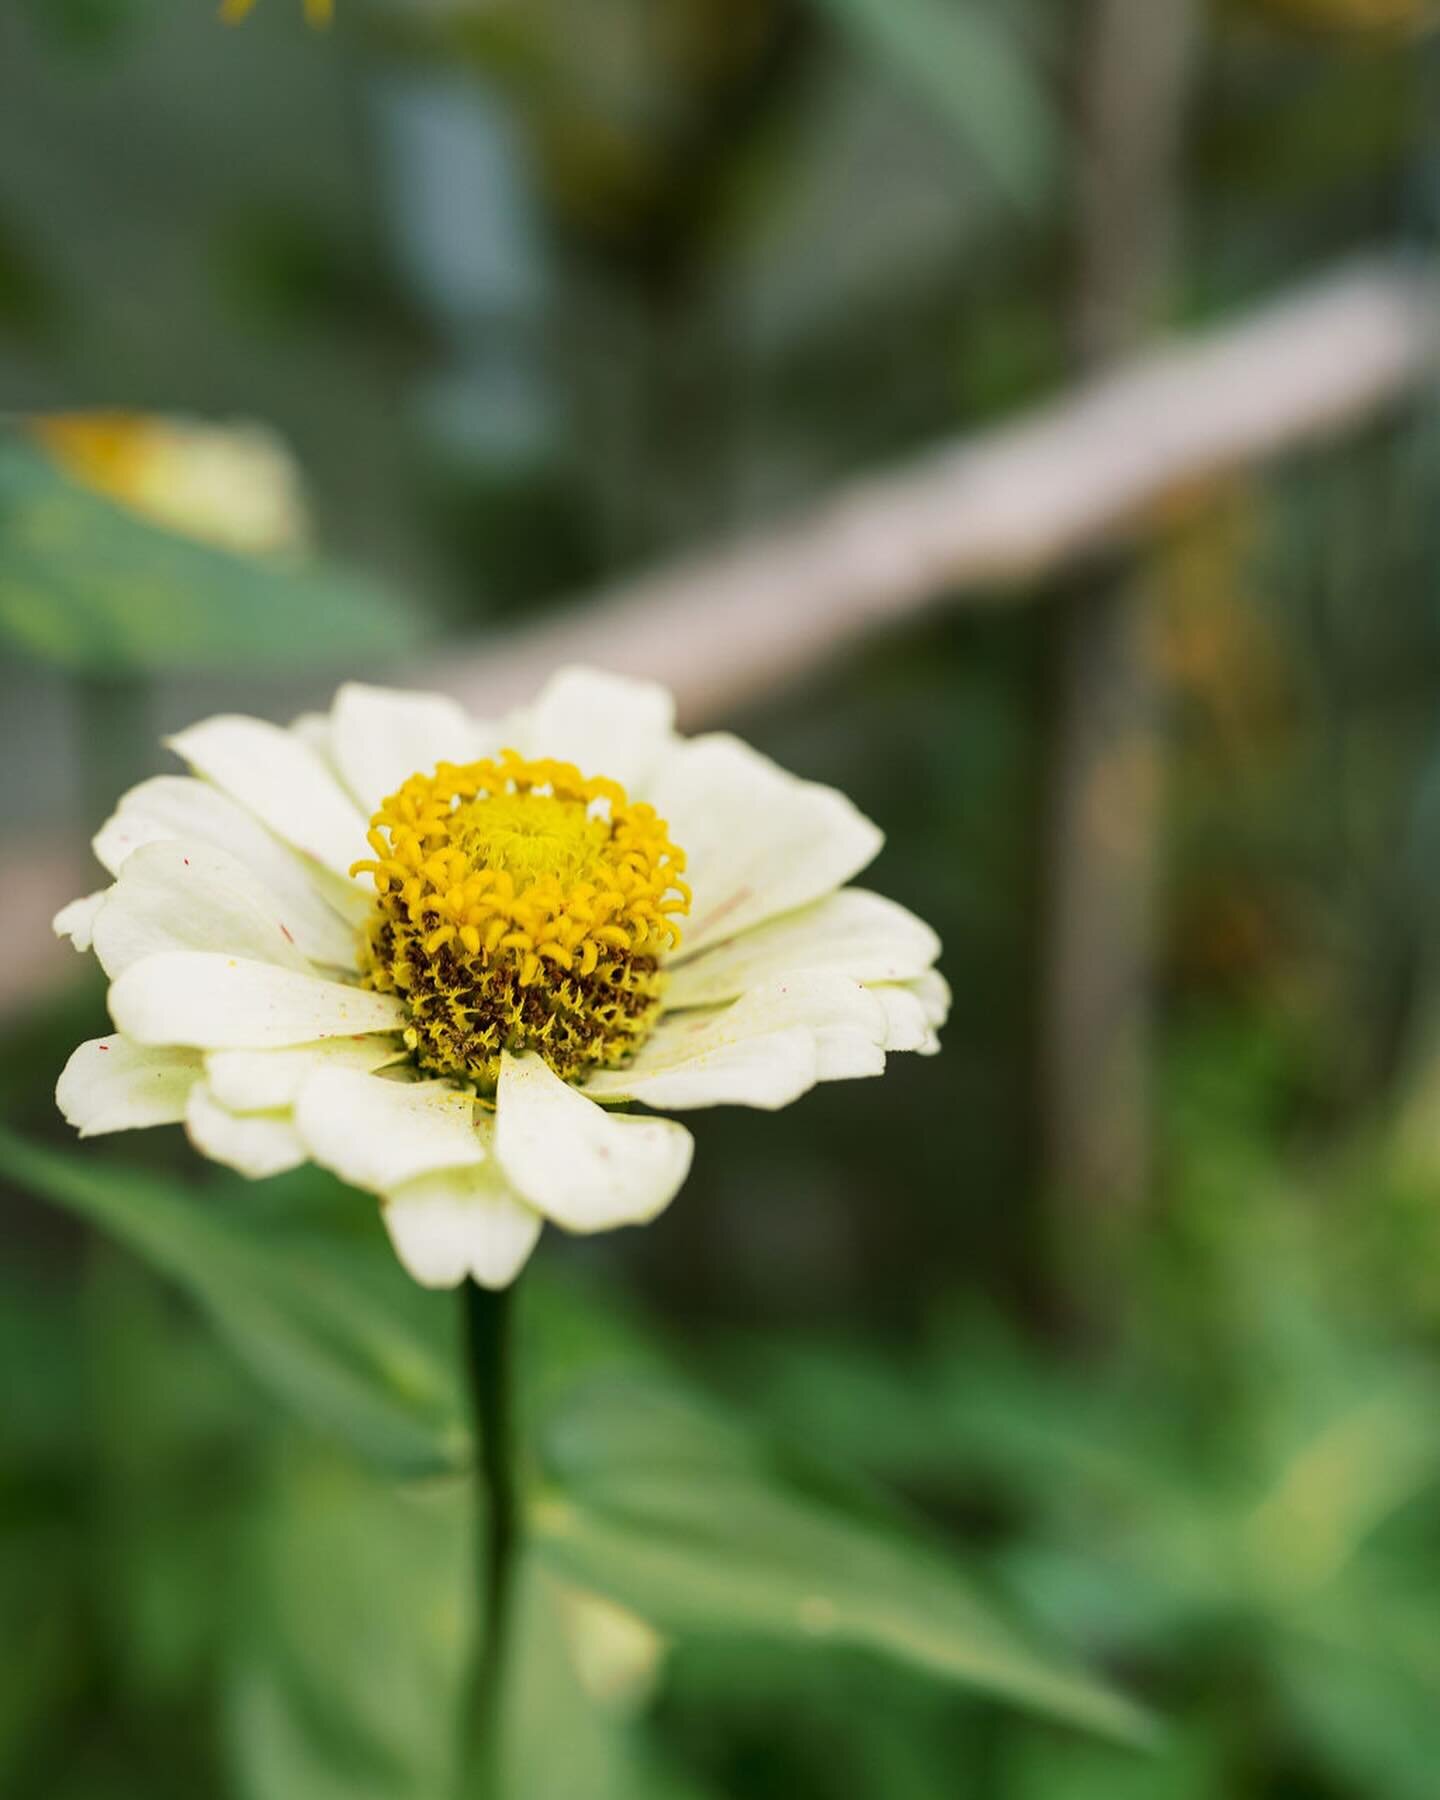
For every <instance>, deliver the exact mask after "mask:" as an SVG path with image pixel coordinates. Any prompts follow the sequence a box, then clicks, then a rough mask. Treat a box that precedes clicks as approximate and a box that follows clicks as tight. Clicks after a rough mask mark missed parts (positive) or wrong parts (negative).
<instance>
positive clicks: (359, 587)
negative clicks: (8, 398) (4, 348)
mask: <svg viewBox="0 0 1440 1800" xmlns="http://www.w3.org/2000/svg"><path fill="white" fill-rule="evenodd" d="M417 635H418V632H417V627H416V621H415V618H414V616H413V615H412V614H411V613H410V612H409V611H408V609H407V608H406V607H404V606H403V605H402V604H401V603H400V602H399V601H398V600H395V599H393V598H391V597H390V596H389V595H387V594H386V593H384V592H383V591H382V590H381V589H379V588H378V587H375V586H374V585H373V584H371V583H369V582H367V581H364V580H362V579H360V578H359V577H357V576H354V575H350V574H343V573H339V572H337V571H335V570H333V569H328V568H325V567H323V566H321V565H318V564H314V563H309V562H299V561H291V560H289V559H283V558H279V557H271V558H259V557H245V556H239V555H235V554H232V553H231V552H229V551H226V550H221V549H217V548H215V547H214V546H212V545H209V544H205V543H201V542H199V541H197V540H195V539H191V538H186V537H179V536H177V535H175V534H174V533H172V532H168V531H165V530H162V529H161V528H160V527H159V526H158V525H152V524H149V523H148V522H147V521H146V520H144V519H142V518H140V517H139V516H138V515H136V514H133V513H131V512H128V511H127V510H126V509H125V508H124V507H121V506H118V505H116V504H114V503H113V502H111V501H110V500H107V499H104V498H103V497H102V496H100V495H99V494H95V493H92V492H90V491H89V490H88V489H87V488H84V487H81V486H79V485H78V484H76V483H75V482H72V481H70V480H68V479H67V478H66V477H65V476H63V475H62V474H61V473H60V472H59V470H58V469H57V468H56V467H55V466H54V465H53V464H52V463H51V462H50V461H49V460H48V459H47V458H46V457H44V456H43V455H41V454H40V453H39V452H38V451H37V450H35V449H33V448H32V447H31V446H29V445H28V444H26V443H24V442H23V441H22V440H21V439H20V438H18V437H16V436H14V435H13V434H12V435H9V436H0V646H7V647H9V648H10V649H12V650H15V651H18V652H20V653H21V654H23V655H26V656H30V657H34V658H36V659H38V660H40V661H42V662H47V663H55V664H58V665H59V666H60V667H62V668H65V669H69V670H72V671H75V672H79V673H91V674H103V675H109V676H115V675H125V674H141V675H143V674H155V673H168V672H173V671H176V670H181V671H187V670H190V671H193V670H235V669H284V670H292V669H296V668H301V667H304V666H306V665H307V664H308V665H311V666H319V667H325V666H332V667H333V666H335V665H337V664H340V663H345V664H347V665H354V664H359V663H363V662H365V661H366V660H367V659H371V658H376V657H381V656H384V655H386V654H388V653H391V652H394V651H396V650H401V649H404V648H405V647H407V646H408V645H410V644H412V643H413V642H414V641H415V639H416V637H417Z"/></svg>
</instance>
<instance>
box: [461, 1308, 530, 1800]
mask: <svg viewBox="0 0 1440 1800" xmlns="http://www.w3.org/2000/svg"><path fill="white" fill-rule="evenodd" d="M462 1292H463V1297H464V1307H465V1365H466V1373H467V1376H468V1380H469V1388H470V1400H471V1409H472V1417H473V1419H474V1423H475V1441H476V1446H477V1461H476V1493H475V1502H476V1505H475V1511H476V1527H477V1529H476V1539H475V1573H476V1579H477V1589H478V1592H477V1611H476V1629H475V1639H474V1649H473V1652H472V1661H471V1667H470V1674H469V1678H468V1681H467V1685H466V1691H465V1694H464V1697H463V1703H464V1708H465V1711H464V1721H463V1738H462V1742H461V1756H460V1768H461V1777H460V1796H461V1800H502V1796H503V1788H504V1783H503V1776H502V1768H501V1757H502V1742H501V1738H502V1722H503V1718H504V1705H503V1699H504V1686H505V1665H506V1660H507V1649H508V1640H509V1633H510V1616H511V1603H512V1599H513V1587H514V1572H515V1552H516V1549H517V1547H518V1543H519V1512H518V1508H517V1505H516V1497H515V1454H514V1451H515V1446H514V1411H513V1397H514V1396H513V1367H512V1349H511V1320H512V1314H513V1310H514V1308H513V1304H512V1298H511V1296H512V1295H513V1293H514V1289H513V1288H502V1289H501V1290H500V1291H499V1292H498V1293H491V1292H490V1291H489V1290H488V1289H486V1288H482V1287H480V1286H479V1285H478V1284H477V1283H475V1282H473V1281H470V1282H467V1283H466V1284H465V1287H464V1289H463V1290H462Z"/></svg>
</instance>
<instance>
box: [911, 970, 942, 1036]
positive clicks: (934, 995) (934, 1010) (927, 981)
mask: <svg viewBox="0 0 1440 1800" xmlns="http://www.w3.org/2000/svg"><path fill="white" fill-rule="evenodd" d="M905 985H906V987H908V988H909V989H910V991H911V992H912V993H913V994H915V995H916V996H917V997H918V999H919V1001H920V1004H921V1005H922V1006H923V1007H924V1008H925V1021H926V1023H927V1024H929V1025H933V1026H934V1027H935V1029H936V1030H937V1031H938V1030H939V1029H940V1027H941V1026H942V1025H943V1024H944V1023H945V1021H946V1020H947V1019H948V1018H949V1017H950V1001H951V994H950V983H949V982H948V981H947V980H946V979H945V977H944V976H943V975H942V974H941V973H940V971H939V970H938V969H927V970H926V971H925V973H924V974H923V975H921V976H919V977H918V978H917V979H916V980H914V981H907V982H906V984H905Z"/></svg>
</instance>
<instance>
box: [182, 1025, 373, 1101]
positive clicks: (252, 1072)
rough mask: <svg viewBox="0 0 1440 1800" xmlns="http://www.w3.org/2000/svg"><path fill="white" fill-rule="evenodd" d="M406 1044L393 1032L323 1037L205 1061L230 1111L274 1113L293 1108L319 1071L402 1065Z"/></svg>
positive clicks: (223, 1053)
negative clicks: (310, 1042)
mask: <svg viewBox="0 0 1440 1800" xmlns="http://www.w3.org/2000/svg"><path fill="white" fill-rule="evenodd" d="M404 1054H405V1046H404V1044H403V1043H402V1042H401V1041H400V1039H399V1037H398V1036H396V1035H394V1034H393V1033H391V1034H389V1035H387V1036H376V1037H356V1038H350V1037H338V1038H325V1039H323V1040H322V1041H321V1042H320V1043H318V1044H297V1045H296V1046H295V1047H294V1049H290V1050H212V1051H210V1053H209V1054H208V1055H207V1056H206V1058H205V1074H206V1077H207V1078H208V1080H209V1083H210V1091H211V1092H212V1093H213V1094H214V1096H215V1098H216V1099H217V1100H218V1101H219V1102H220V1103H221V1105H222V1106H228V1107H229V1108H230V1110H231V1111H232V1112H272V1111H274V1110H276V1109H277V1108H281V1107H287V1106H293V1105H294V1104H295V1098H296V1096H297V1095H298V1094H299V1092H300V1089H301V1087H302V1086H303V1085H304V1083H305V1082H306V1080H308V1078H309V1077H310V1076H311V1075H313V1074H314V1073H315V1072H316V1070H317V1069H353V1070H357V1071H359V1072H360V1073H361V1074H366V1075H368V1074H370V1073H371V1072H372V1071H373V1070H375V1069H383V1068H384V1067H385V1065H386V1064H387V1063H393V1062H399V1060H400V1059H401V1057H403V1056H404Z"/></svg>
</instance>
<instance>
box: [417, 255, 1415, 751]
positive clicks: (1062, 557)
mask: <svg viewBox="0 0 1440 1800" xmlns="http://www.w3.org/2000/svg"><path fill="white" fill-rule="evenodd" d="M1437 367H1440V276H1437V275H1436V273H1435V272H1434V271H1433V270H1431V269H1429V268H1428V267H1425V266H1422V265H1419V264H1415V263H1406V262H1399V261H1381V260H1377V261H1374V262H1368V263H1360V264H1358V265H1354V266H1351V267H1347V268H1345V269H1343V270H1340V271H1338V272H1336V273H1334V274H1331V275H1329V276H1328V277H1326V278H1324V279H1322V280H1320V281H1318V282H1316V283H1314V284H1313V285H1312V286H1309V287H1307V288H1305V289H1302V290H1301V291H1299V292H1297V293H1294V294H1291V295H1289V296H1287V297H1285V298H1283V299H1280V300H1278V301H1275V302H1272V303H1271V304H1269V305H1267V306H1265V307H1263V308H1262V309H1260V310H1259V311H1257V312H1256V313H1254V314H1252V315H1250V316H1248V317H1245V318H1242V319H1240V320H1239V321H1238V322H1236V323H1234V324H1230V325H1226V326H1221V327H1219V328H1217V329H1215V330H1212V331H1209V332H1206V333H1204V334H1201V335H1199V336H1196V337H1194V338H1191V339H1189V340H1179V341H1177V342H1175V343H1173V344H1171V345H1169V346H1167V347H1164V348H1160V349H1158V350H1156V351H1153V352H1151V353H1148V354H1145V355H1143V356H1139V357H1137V358H1135V359H1134V360H1133V361H1130V362H1127V363H1124V364H1122V365H1120V366H1119V367H1117V368H1115V369H1114V370H1113V371H1111V372H1109V373H1106V374H1102V375H1097V376H1094V377H1091V378H1089V379H1087V380H1085V381H1083V382H1082V383H1081V384H1080V385H1079V386H1078V387H1076V388H1075V389H1074V390H1072V391H1071V392H1069V393H1067V394H1065V395H1063V396H1062V397H1061V398H1059V399H1058V400H1055V401H1052V402H1051V403H1049V404H1048V405H1045V406H1042V407H1040V408H1038V409H1036V410H1034V411H1032V412H1031V413H1029V414H1028V415H1026V416H1024V417H1022V418H1021V419H1019V420H1018V421H1016V422H1014V423H1010V424H1006V425H1002V426H1000V427H998V428H996V429H995V430H992V431H988V432H984V433H981V434H979V435H977V436H975V437H973V438H969V439H965V440H962V441H961V442H959V443H957V444H954V445H951V446H948V447H945V448H942V449H940V450H937V451H933V452H931V453H930V454H928V455H926V456H924V457H922V458H920V459H918V460H917V461H915V462H913V463H910V464H908V465H905V466H903V467H901V468H899V469H897V470H895V471H893V472H891V473H889V474H885V475H880V476H876V477H872V478H870V479H868V480H862V481H859V482H857V483H855V484H854V485H852V486H849V487H846V488H844V489H842V490H841V491H840V493H839V494H838V495H836V496H835V497H834V498H833V499H831V500H828V501H826V502H824V503H822V504H821V505H820V506H818V507H817V508H815V509H814V510H813V511H810V512H808V513H805V514H802V515H801V516H800V517H798V518H796V519H794V520H792V521H790V522H788V523H781V524H779V525H777V526H774V527H771V528H769V529H765V530H761V531H758V532H756V533H755V534H754V535H753V536H750V537H747V538H744V539H741V540H740V541H739V542H738V543H736V544H734V545H732V546H730V547H728V548H722V549H719V550H717V551H714V552H712V553H710V554H708V555H702V556H698V557H692V558H687V559H685V560H683V561H681V562H678V563H675V564H673V565H671V566H667V567H665V568H662V569H660V570H658V571H657V572H656V573H654V574H651V575H648V576H644V577H641V578H640V579H638V580H636V581H632V582H628V583H624V584H622V585H620V586H618V587H615V588H612V589H609V590H607V591H604V592H602V593H600V594H599V595H597V596H594V597H592V598H590V599H588V600H587V601H586V602H584V604H583V605H575V606H571V607H569V608H566V609H563V610H562V611H560V612H559V613H558V614H556V615H554V616H553V617H551V618H549V619H547V620H546V621H544V622H543V623H542V624H539V625H537V626H534V627H531V628H530V629H528V630H526V631H523V632H519V633H516V634H513V635H512V636H510V637H508V638H499V639H495V640H492V641H490V642H489V643H487V644H486V646H485V647H484V648H483V650H480V651H479V652H476V651H475V649H474V648H473V647H462V648H459V649H457V650H452V651H451V652H450V653H449V654H447V655H445V656H443V657H441V658H439V659H438V660H436V661H434V662H432V663H430V664H429V665H427V666H424V667H422V668H418V669H417V670H416V671H415V674H416V677H417V678H418V679H419V680H421V681H422V682H425V683H428V684H430V685H433V686H435V687H438V688H442V689H445V690H446V691H448V692H451V693H454V694H456V695H458V696H459V697H460V698H462V699H463V700H464V701H465V702H466V703H467V704H469V705H471V706H472V707H473V708H474V709H475V710H476V711H477V712H481V713H488V712H493V711H495V710H496V709H498V708H500V707H502V706H506V705H510V704H512V703H513V702H515V701H517V700H519V699H521V698H523V697H524V696H525V695H526V693H528V692H529V691H530V690H531V689H532V688H533V687H534V686H535V685H536V684H537V683H538V682H539V681H540V680H541V679H542V678H543V676H544V675H545V673H547V672H548V671H549V670H550V669H551V668H552V667H553V666H554V665H555V664H556V663H557V662H559V661H577V660H582V661H583V660H590V661H594V662H598V663H600V664H603V665H604V666H605V667H607V668H610V669H615V670H619V671H622V672H626V673H631V674H643V675H649V676H653V677H656V678H657V679H659V680H662V681H664V682H666V683H667V684H668V685H669V686H670V687H672V688H673V689H674V690H675V692H676V694H677V695H678V697H679V700H680V705H681V710H682V714H683V717H684V718H685V720H686V721H687V723H690V724H696V723H699V722H701V721H703V720H710V719H714V718H716V717H718V716H720V715H722V714H724V713H725V712H726V711H727V710H728V709H730V708H732V707H735V706H737V705H740V704H743V703H747V702H750V701H753V700H755V699H756V698H758V697H760V696H761V695H763V694H766V693H770V692H774V691H776V690H778V689H781V688H784V687H785V686H787V685H788V684H790V683H792V682H794V681H796V680H799V679H801V678H802V677H804V676H806V675H809V674H810V673H811V672H812V671H813V670H814V669H815V668H816V667H817V666H820V665H823V664H824V663H826V662H828V661H830V660H832V659H833V658H835V657H837V656H839V655H841V654H843V653H844V652H846V651H848V650H852V649H853V648H854V647H855V646H856V645H857V644H858V643H861V642H863V641H865V640H866V639H867V638H870V637H872V636H875V635H876V634H878V633H879V632H881V631H883V630H886V629H888V628H892V627H894V626H897V625H900V624H903V623H904V622H905V621H906V620H908V619H911V618H914V617H915V616H916V615H918V614H920V613H923V612H924V611H926V610H927V609H928V608H930V607H932V606H935V605H937V604H938V603H939V602H940V601H941V600H942V599H948V600H949V601H951V602H952V603H954V602H961V603H965V604H969V605H978V604H999V603H1002V602H1005V601H1009V602H1012V603H1013V602H1015V601H1016V600H1018V599H1024V598H1027V597H1029V595H1028V593H1027V592H1026V591H1025V590H1029V591H1030V592H1033V589H1034V584H1035V583H1036V582H1037V580H1038V578H1040V577H1041V576H1044V575H1046V574H1048V573H1050V572H1052V571H1053V570H1055V569H1057V568H1059V567H1061V566H1062V565H1064V564H1067V563H1070V562H1072V561H1074V560H1075V559H1077V558H1080V557H1082V556H1084V555H1086V554H1087V553H1089V552H1091V551H1093V550H1094V549H1096V548H1097V547H1099V546H1102V545H1105V544H1109V543H1115V542H1117V541H1127V540H1129V541H1133V540H1135V539H1136V538H1137V537H1139V536H1141V535H1143V534H1144V533H1145V531H1146V529H1147V525H1148V523H1149V521H1150V518H1151V516H1152V515H1153V514H1154V513H1155V512H1156V510H1157V509H1159V508H1161V507H1163V505H1164V504H1165V503H1166V502H1167V501H1168V500H1170V499H1172V498H1174V497H1176V496H1178V495H1180V494H1182V493H1183V492H1185V491H1186V490H1187V489H1189V488H1191V487H1193V486H1195V485H1196V484H1198V483H1204V482H1206V481H1207V480H1209V479H1211V478H1213V477H1215V476H1217V475H1221V474H1223V473H1225V472H1227V471H1230V470H1233V469H1235V468H1237V467H1240V466H1242V465H1245V464H1249V463H1254V462H1259V461H1263V460H1265V459H1267V458H1270V457H1274V456H1276V455H1278V454H1280V453H1281V452H1284V451H1288V450H1291V449H1294V448H1297V447H1299V446H1301V445H1304V444H1307V443H1311V442H1314V441H1316V440H1319V439H1323V438H1325V437H1327V436H1329V435H1331V434H1333V433H1335V432H1337V431H1339V430H1341V429H1342V428H1344V427H1346V426H1348V425H1353V424H1356V423H1358V422H1359V421H1361V420H1363V419H1365V418H1367V417H1369V416H1371V415H1373V414H1374V413H1376V412H1378V411H1380V410H1382V409H1383V408H1385V407H1386V406H1388V405H1390V404H1392V403H1394V402H1395V401H1397V400H1399V399H1401V398H1403V396H1404V395H1406V394H1407V393H1408V392H1410V391H1412V390H1413V389H1414V388H1415V387H1416V386H1417V385H1418V384H1419V383H1420V382H1422V381H1423V380H1424V379H1425V378H1426V377H1427V376H1428V375H1429V374H1431V373H1432V372H1433V371H1434V370H1435V369H1436V368H1437Z"/></svg>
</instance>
